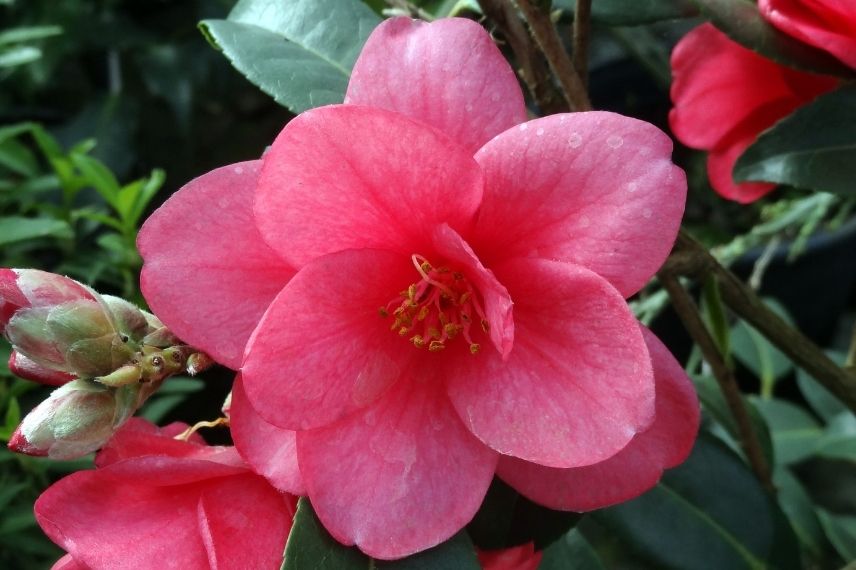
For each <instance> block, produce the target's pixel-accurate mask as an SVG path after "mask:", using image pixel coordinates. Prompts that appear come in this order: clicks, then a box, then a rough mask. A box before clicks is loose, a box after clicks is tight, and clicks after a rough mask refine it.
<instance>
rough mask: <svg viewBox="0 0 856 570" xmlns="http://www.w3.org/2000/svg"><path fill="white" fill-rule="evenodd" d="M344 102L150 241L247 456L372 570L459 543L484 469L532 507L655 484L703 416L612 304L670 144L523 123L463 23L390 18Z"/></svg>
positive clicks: (589, 504)
mask: <svg viewBox="0 0 856 570" xmlns="http://www.w3.org/2000/svg"><path fill="white" fill-rule="evenodd" d="M462 54H463V55H462ZM345 103H346V104H344V105H333V106H329V107H322V108H318V109H314V110H311V111H308V112H306V113H303V114H302V115H300V116H298V117H297V118H295V119H294V120H292V121H291V122H290V123H289V124H288V125H286V127H285V129H283V131H282V133H281V134H280V135H279V137H278V138H277V139H276V141H275V142H274V143H273V145H272V146H271V147H270V149H269V151H268V152H267V153H266V154H265V156H264V157H263V159H262V160H261V161H256V162H249V163H242V164H238V165H233V166H229V167H224V168H221V169H218V170H215V171H213V172H210V173H208V174H206V175H204V176H202V177H200V178H198V179H196V180H194V181H192V182H191V183H190V184H188V185H187V186H186V187H184V188H183V189H181V190H180V191H179V192H178V193H176V194H175V195H174V196H173V197H172V198H170V200H168V201H167V203H166V204H165V205H164V206H163V207H162V208H161V209H160V210H159V211H158V212H156V213H155V214H154V215H153V216H152V217H151V218H150V219H149V220H148V221H147V222H146V224H145V225H144V227H143V229H142V231H141V233H140V239H139V247H140V251H141V253H142V255H143V258H144V260H145V266H144V269H143V279H142V285H143V292H144V294H145V295H146V298H147V299H148V301H149V303H150V305H151V306H152V308H153V309H154V310H155V312H156V313H157V314H158V315H159V316H160V317H161V318H162V319H163V320H164V322H165V323H166V325H167V326H169V327H170V328H171V329H172V330H174V331H175V332H176V333H177V334H178V335H179V336H181V337H182V338H184V339H185V340H187V341H188V342H190V343H191V344H194V345H195V346H197V347H200V348H202V349H204V350H206V352H208V353H209V354H211V355H212V356H213V357H214V358H216V359H218V360H219V361H220V362H222V363H224V364H227V365H229V366H233V367H240V369H241V376H242V377H241V380H240V381H239V382H238V383H236V386H235V390H234V391H233V396H232V402H231V409H230V414H231V417H232V425H233V437H234V439H235V442H236V445H237V447H238V449H239V451H240V452H241V453H242V455H243V456H244V458H245V459H246V460H247V461H248V462H249V463H250V464H251V465H253V467H254V469H256V470H257V471H258V472H259V473H262V474H264V475H265V476H266V477H268V478H269V479H270V480H271V482H272V483H273V484H274V485H275V486H277V487H278V488H279V489H280V490H284V491H289V492H305V493H306V494H308V496H309V498H310V499H311V502H312V504H313V506H314V508H315V511H316V512H317V514H318V516H319V518H320V520H321V521H322V523H323V524H324V525H325V527H326V528H327V529H328V530H329V532H330V533H331V534H332V535H333V536H334V537H335V538H336V539H337V540H339V541H340V542H342V543H345V544H356V545H357V546H358V547H359V548H360V549H362V550H363V551H364V552H366V553H368V554H369V555H371V556H373V557H376V558H380V559H392V558H398V557H402V556H406V555H409V554H412V553H414V552H418V551H420V550H424V549H426V548H429V547H431V546H433V545H435V544H438V543H440V542H442V541H443V540H445V539H447V538H449V537H450V536H452V535H453V534H454V533H455V532H457V531H458V530H460V528H461V527H463V526H464V525H465V524H466V523H467V522H469V520H470V519H471V518H472V517H473V515H474V514H475V512H476V510H477V509H478V507H479V505H480V503H481V501H482V499H483V497H484V495H485V492H486V490H487V488H488V485H489V484H490V481H491V479H492V477H493V476H494V474H495V473H496V472H497V465H499V466H500V472H499V474H500V476H501V477H503V478H507V479H508V480H509V481H512V484H513V485H515V486H516V487H518V489H519V490H521V492H523V493H526V494H531V495H540V493H541V491H542V490H541V489H540V488H538V487H537V486H536V485H535V483H533V482H532V481H531V480H530V479H531V477H534V476H540V474H541V472H542V471H543V472H544V473H549V474H551V476H552V475H553V474H555V473H558V474H559V476H558V477H557V478H556V479H555V484H556V486H555V488H554V489H553V494H552V495H551V497H550V499H549V500H548V501H545V502H549V503H555V504H559V503H563V504H571V503H572V502H573V501H572V500H571V499H570V498H569V497H571V496H574V494H575V493H576V494H577V495H578V496H579V497H580V498H579V504H584V505H585V506H584V507H583V508H585V509H591V508H597V507H600V506H605V505H608V504H612V503H613V502H616V501H619V500H624V499H626V498H630V497H632V496H636V495H638V494H640V493H642V492H643V491H645V490H646V489H648V488H650V487H651V486H652V485H653V484H655V483H656V481H657V479H658V478H659V475H660V473H661V471H662V469H663V468H665V467H668V466H671V465H674V464H676V463H678V462H680V461H681V460H682V459H683V458H684V457H685V456H686V455H687V454H688V453H689V449H690V447H691V446H692V442H693V441H694V438H695V432H696V428H697V423H698V403H697V401H696V399H695V395H694V393H693V392H692V389H691V388H690V385H689V381H688V379H687V378H686V376H685V375H682V374H681V375H677V374H675V373H674V371H675V370H680V367H679V366H678V365H677V364H676V363H675V362H674V360H673V358H672V357H671V355H670V354H669V353H668V351H667V350H665V349H664V348H662V347H661V346H660V344H659V341H657V340H656V339H655V338H654V337H653V335H650V334H649V333H647V332H643V329H641V328H640V326H639V325H638V323H637V322H636V320H635V319H634V317H633V315H632V313H631V312H630V310H629V308H628V306H627V304H626V302H625V298H626V297H628V296H630V295H633V294H634V293H636V292H637V291H638V290H639V289H640V288H641V287H642V286H643V285H644V284H645V283H646V282H647V281H648V279H649V278H650V277H651V275H652V274H653V273H654V272H655V271H656V270H657V269H658V268H659V266H660V265H661V264H662V262H663V260H664V259H665V257H666V255H667V254H668V253H669V250H670V248H671V246H672V243H673V241H674V238H675V235H676V233H677V230H678V227H679V223H680V219H681V216H682V213H683V208H684V200H685V193H686V181H685V177H684V174H683V172H682V171H681V170H680V169H679V168H677V167H676V166H675V165H674V164H672V162H671V160H670V155H671V150H672V144H671V141H670V140H669V138H668V137H667V136H666V135H665V134H664V133H662V132H661V131H659V130H658V129H657V128H655V127H653V126H651V125H649V124H647V123H644V122H641V121H638V120H635V119H631V118H627V117H622V116H620V115H616V114H613V113H604V112H590V113H574V114H564V115H556V116H550V117H546V118H543V119H537V120H534V121H529V122H524V121H525V119H526V111H525V107H524V104H523V97H522V93H521V91H520V88H519V86H518V83H517V80H516V78H515V76H514V73H513V72H512V70H511V69H510V68H509V66H508V65H507V63H506V62H505V61H504V60H503V58H502V56H501V54H500V52H499V51H498V49H497V48H496V46H495V45H494V44H493V43H492V41H491V39H490V37H489V36H488V34H487V33H486V32H485V31H484V30H483V29H482V28H481V27H480V26H478V25H477V24H475V23H474V22H472V21H468V20H462V19H446V20H438V21H436V22H434V23H431V24H427V23H424V22H418V21H413V20H410V19H407V18H395V19H391V20H388V21H386V22H384V23H383V24H381V25H380V26H379V27H378V28H377V29H376V30H375V32H374V33H373V35H372V36H371V37H370V38H369V41H368V43H367V44H366V46H365V48H364V49H363V52H362V54H361V55H360V57H359V59H358V61H357V63H356V65H355V67H354V70H353V75H352V77H351V82H350V85H349V87H348V93H347V97H346V101H345ZM242 353H243V354H244V356H243V360H242V358H241V354H242ZM655 383H656V404H655ZM655 407H656V408H657V412H658V413H657V415H656V417H655V413H654V412H655ZM649 434H656V435H649ZM637 448H639V450H638V451H634V450H636V449H637ZM292 450H296V459H297V463H296V464H295V463H294V456H293V454H292V453H291V451H292ZM512 458H513V459H512ZM610 462H612V463H610ZM610 465H615V466H616V467H617V469H619V470H620V471H616V472H611V471H610V467H609V466H610ZM598 467H600V469H598ZM603 472H608V473H609V477H608V478H604V477H603V475H602V473H603ZM565 480H573V481H574V482H575V484H576V485H579V487H577V488H576V489H567V488H564V485H565ZM580 482H581V483H580ZM604 487H608V488H604ZM616 488H617V489H618V490H615V489H616Z"/></svg>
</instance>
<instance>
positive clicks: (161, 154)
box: [0, 0, 856, 569]
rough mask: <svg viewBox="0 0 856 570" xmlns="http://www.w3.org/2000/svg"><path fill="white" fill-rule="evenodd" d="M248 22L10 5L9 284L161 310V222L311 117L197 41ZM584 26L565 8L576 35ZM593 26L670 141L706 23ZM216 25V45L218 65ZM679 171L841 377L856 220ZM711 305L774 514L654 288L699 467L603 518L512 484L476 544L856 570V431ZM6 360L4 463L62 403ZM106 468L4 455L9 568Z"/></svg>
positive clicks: (138, 8) (482, 517)
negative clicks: (60, 284) (154, 222)
mask: <svg viewBox="0 0 856 570" xmlns="http://www.w3.org/2000/svg"><path fill="white" fill-rule="evenodd" d="M341 1H342V2H345V3H356V2H357V0H341ZM366 3H367V4H368V5H369V6H370V7H371V9H372V10H374V12H375V14H376V15H377V17H378V18H379V17H381V16H382V15H389V14H403V13H410V14H418V15H421V16H423V17H429V18H431V17H442V16H447V15H463V16H468V17H473V18H476V19H481V21H482V22H483V23H484V24H485V26H486V27H487V28H488V29H489V30H491V31H492V32H494V33H495V37H496V38H497V40H498V41H499V43H500V46H501V47H502V48H503V49H507V46H506V44H505V43H504V40H503V38H502V37H501V34H500V33H498V32H497V30H496V29H495V28H494V27H493V25H492V23H491V22H490V21H489V20H487V21H486V20H484V19H483V18H482V16H481V14H480V10H479V5H478V3H477V2H474V1H472V0H433V1H423V2H398V1H392V2H382V1H380V0H371V1H367V2H366ZM233 4H234V2H232V1H229V0H222V1H218V0H155V1H151V2H134V1H132V0H124V1H123V0H79V1H76V2H55V1H52V0H26V1H23V0H18V1H15V0H0V22H2V24H0V267H35V268H40V269H45V270H49V271H55V272H60V273H63V274H67V275H70V276H72V277H74V278H76V279H78V280H80V281H82V282H85V283H88V284H90V285H92V286H94V287H95V288H96V289H98V290H99V291H102V292H105V293H111V294H116V295H120V296H123V297H125V298H128V299H130V300H133V301H135V302H137V303H139V304H141V305H143V304H144V300H143V299H142V296H141V295H140V291H139V269H140V264H141V260H140V258H139V255H138V254H137V252H136V249H135V246H134V240H135V238H136V233H137V231H138V229H139V226H140V224H141V223H142V221H143V220H144V219H145V217H146V216H147V215H148V213H149V212H151V210H152V209H153V208H154V207H156V206H157V205H158V204H160V203H161V202H162V201H163V200H165V199H166V198H167V197H168V196H169V195H170V193H172V192H174V191H175V190H177V189H178V188H179V187H181V186H182V185H183V184H184V183H186V182H187V181H188V180H190V179H191V178H193V177H194V176H197V175H199V174H202V173H204V172H206V171H208V170H210V169H212V168H214V167H216V166H220V165H223V164H227V163H230V162H236V161H240V160H247V159H252V158H257V157H258V156H260V155H261V153H262V152H263V151H264V149H265V147H266V145H267V144H269V143H270V141H272V140H273V138H274V136H275V135H276V133H277V132H278V131H279V129H280V128H281V127H282V126H283V125H284V124H285V122H287V121H288V119H289V118H290V117H292V116H293V115H292V111H290V110H289V109H288V108H284V107H283V106H281V105H279V104H277V103H276V102H275V100H274V98H272V97H271V96H269V95H268V94H265V93H264V92H262V91H261V90H259V88H258V87H256V86H255V85H253V84H252V83H251V82H249V81H247V80H246V79H245V78H244V77H242V75H241V73H240V71H239V70H240V69H241V67H240V65H238V64H237V63H235V61H234V59H235V58H234V55H232V56H230V57H229V58H227V57H223V54H221V53H218V52H217V51H216V50H215V49H212V47H211V45H209V44H208V42H206V38H205V37H204V36H203V34H201V33H200V32H199V30H198V29H197V23H198V22H200V21H202V20H205V21H206V22H218V21H224V20H226V19H227V17H228V15H229V12H230V10H231V9H232V7H233ZM572 4H573V2H570V1H569V0H555V1H554V3H553V7H554V9H555V13H554V15H555V19H556V21H557V22H558V23H559V25H560V28H561V29H562V30H564V31H567V30H568V29H569V26H570V22H571V19H572V10H571V6H572ZM595 7H596V8H595V13H594V19H595V26H594V35H593V43H592V48H591V53H592V57H591V63H590V85H591V94H592V99H593V102H594V106H595V107H596V108H600V109H608V110H614V111H618V112H621V113H624V114H627V115H630V116H635V117H638V118H641V119H644V120H648V121H650V122H653V123H655V124H657V125H658V126H660V127H661V128H663V129H666V130H667V129H668V122H667V114H668V110H669V108H670V103H669V98H668V89H669V83H670V71H669V63H668V57H669V53H670V50H671V47H672V45H674V43H675V42H676V41H677V39H679V38H680V37H681V35H682V34H684V33H685V32H686V31H688V30H689V29H690V28H691V27H692V26H694V25H695V24H697V23H698V22H699V21H700V20H699V19H698V18H696V17H692V16H694V15H695V13H696V11H695V9H694V8H693V7H692V5H690V4H689V3H688V2H680V1H677V0H669V1H665V0H657V1H655V2H649V3H646V4H645V9H642V8H641V7H640V4H639V3H634V2H630V1H629V0H605V1H600V2H599V1H598V0H595ZM633 14H635V15H636V19H635V20H634V19H633V18H632V17H630V16H628V15H633ZM687 16H691V17H687ZM367 17H368V18H371V17H373V16H367ZM216 25H217V24H207V25H206V26H207V32H208V39H209V40H211V41H213V42H214V43H215V44H216V43H217V38H216V37H214V35H216V34H214V35H212V30H214V32H216ZM343 25H344V24H343ZM212 26H214V27H212ZM566 36H567V34H566ZM218 47H219V48H220V49H223V48H224V46H223V45H219V46H218ZM226 51H227V50H226ZM231 53H232V54H234V52H231ZM227 55H229V53H227ZM230 59H231V60H233V61H230ZM230 63H232V64H234V65H235V67H237V68H238V70H236V69H235V67H233V65H230ZM310 87H311V86H310V85H303V86H301V85H297V88H298V89H309V88H310ZM280 100H282V99H280ZM285 100H288V97H287V96H286V98H285ZM292 110H294V111H297V110H299V109H295V108H293V107H292ZM675 157H676V161H677V162H678V163H679V164H681V165H682V166H683V167H684V168H686V170H687V173H688V178H689V182H690V187H691V190H690V200H689V203H688V206H687V218H686V220H685V226H686V227H688V228H689V229H691V230H692V231H693V232H694V233H695V235H697V236H698V237H700V238H701V239H703V240H704V241H705V242H706V243H707V244H708V245H710V246H711V247H713V250H714V252H715V253H716V254H717V256H718V257H720V259H722V260H723V261H724V262H726V263H729V264H732V267H733V268H734V269H735V271H737V272H738V273H739V274H740V275H742V276H744V277H746V278H747V279H750V281H751V282H752V283H753V285H754V286H756V288H758V289H759V290H760V291H761V292H762V293H764V294H765V295H767V296H769V298H770V301H769V302H770V303H771V306H773V307H774V308H775V309H776V310H777V311H778V312H780V313H781V314H783V315H787V316H788V318H789V319H791V320H792V321H793V322H795V324H796V326H798V327H799V328H800V329H801V330H803V331H804V332H806V333H807V334H809V335H810V336H811V337H812V338H813V339H814V340H815V341H816V342H819V343H821V344H822V345H823V346H828V347H830V349H831V350H832V351H833V352H832V353H831V354H833V355H834V357H835V358H837V359H839V361H842V360H843V358H844V353H845V352H846V350H847V345H848V342H849V332H850V330H851V328H852V326H853V320H854V316H853V315H854V307H856V296H854V282H856V266H854V264H853V262H852V252H853V251H854V247H856V223H854V221H853V219H852V216H851V213H852V210H853V206H854V203H853V199H852V198H846V197H841V196H836V195H830V194H822V193H807V192H804V191H799V190H795V189H785V190H783V191H781V190H780V191H779V192H777V193H776V194H775V195H774V196H773V199H772V200H765V201H761V202H758V203H756V204H752V205H749V206H742V205H737V204H732V203H726V202H724V201H723V200H721V199H719V198H718V197H717V196H716V194H715V193H714V192H713V191H712V190H711V189H710V187H709V186H708V184H707V179H706V174H705V170H704V155H703V154H702V153H699V152H696V151H692V150H690V149H687V148H685V147H682V146H680V145H677V147H676V154H675ZM848 256H849V257H848ZM704 301H705V303H704V304H703V305H704V307H703V308H704V310H705V314H706V316H707V318H708V320H709V322H710V323H711V325H713V328H714V329H715V330H719V331H720V333H721V334H720V335H718V336H719V339H720V342H721V345H722V348H723V350H724V351H725V352H726V353H727V354H728V355H729V358H730V359H731V362H732V363H733V365H734V366H735V369H736V371H737V374H738V377H739V380H740V382H741V385H742V387H743V389H744V391H745V393H746V394H747V403H748V405H749V406H750V409H751V411H752V415H753V418H754V421H755V422H756V428H757V429H758V430H759V432H760V433H761V434H762V435H763V437H762V440H763V442H764V444H765V452H766V453H767V455H768V458H769V459H770V460H771V463H772V464H773V465H775V482H776V485H777V487H778V493H777V495H776V496H775V497H769V496H768V495H766V494H765V493H764V491H763V490H762V489H761V487H760V485H759V484H758V482H757V481H756V480H755V479H754V477H753V476H752V475H751V472H750V471H749V470H748V468H747V467H746V462H745V458H744V457H743V456H742V451H741V450H740V447H739V445H738V444H737V442H736V437H737V436H736V428H735V426H734V425H733V420H732V419H731V417H730V415H729V414H728V411H727V408H726V406H725V403H724V402H723V399H722V396H721V394H720V392H719V391H718V389H717V388H716V385H715V383H714V381H713V380H712V378H711V376H710V371H709V370H708V368H707V367H706V366H705V365H704V363H703V362H702V360H701V358H700V355H699V354H698V352H697V350H696V349H693V348H692V347H691V346H690V345H689V343H688V341H687V340H686V334H685V333H684V332H683V329H682V328H681V327H680V325H679V324H678V323H677V321H676V319H675V318H674V315H672V314H671V313H670V311H669V309H668V307H667V304H668V303H667V298H666V296H665V295H664V294H663V293H662V292H661V291H659V289H658V288H657V287H656V285H653V286H651V287H649V288H648V289H646V290H645V291H643V292H642V294H640V295H639V296H638V297H637V298H636V299H634V301H633V304H634V309H635V310H636V312H637V315H638V316H639V317H640V318H641V319H642V320H643V321H644V322H646V323H651V324H652V325H653V327H654V328H655V330H656V331H657V333H658V334H659V335H660V336H661V337H662V338H663V339H664V340H665V341H666V342H667V343H668V344H669V346H670V347H671V348H672V350H673V351H675V353H676V354H678V355H679V356H682V357H683V358H684V359H685V361H686V362H687V369H688V371H689V372H690V373H691V375H692V376H693V378H694V379H695V381H696V384H697V388H698V391H699V396H700V399H701V401H702V405H703V410H704V425H703V428H702V431H703V434H702V436H701V437H700V439H699V444H698V445H697V448H696V450H695V451H694V453H693V455H692V457H691V459H690V460H689V461H688V462H687V463H686V464H685V465H684V466H681V467H679V468H677V469H675V470H672V471H670V472H669V473H668V474H667V475H666V477H665V478H664V480H663V482H662V483H661V484H660V485H658V486H657V487H656V488H655V489H654V490H652V491H651V492H649V493H647V494H645V495H644V496H643V497H640V498H639V499H636V500H634V501H631V502H629V503H625V504H623V505H620V506H618V507H614V508H610V509H605V510H603V511H600V512H598V513H595V514H593V515H591V516H585V517H580V516H577V515H568V514H564V513H555V512H551V511H548V510H547V509H544V508H542V507H539V506H537V505H534V504H532V503H530V502H529V501H526V500H525V499H523V498H522V497H520V496H519V495H517V494H516V493H515V492H514V491H513V490H511V489H510V488H508V487H507V486H504V485H503V484H502V483H501V482H496V484H495V485H494V486H493V487H492V488H491V490H490V492H489V494H488V497H487V499H486V501H485V505H484V506H483V508H482V510H481V511H480V513H479V514H478V515H477V517H476V519H475V520H474V521H473V523H472V524H471V525H470V526H469V527H468V534H469V537H470V539H472V541H473V542H475V543H476V544H477V545H478V546H480V547H483V548H498V547H502V546H508V545H511V544H517V543H522V542H526V541H529V540H534V541H535V543H536V546H537V547H538V548H546V549H547V550H546V553H545V557H544V562H543V563H542V568H546V569H559V568H579V569H584V568H585V569H588V568H604V567H620V568H763V567H777V568H836V567H840V566H841V565H843V564H844V563H845V562H847V561H850V560H853V559H856V418H854V415H853V414H852V413H851V412H849V411H848V410H846V408H845V407H844V406H843V405H842V404H841V403H840V402H838V401H837V400H836V399H835V398H834V397H833V396H831V395H830V394H829V393H828V392H826V391H825V390H824V389H823V388H821V387H820V386H819V385H818V384H817V383H816V382H814V381H813V380H812V379H810V378H808V377H807V376H806V375H805V374H803V373H802V371H800V370H797V369H795V368H794V366H793V365H792V364H791V363H790V362H789V361H788V359H787V358H786V357H785V356H784V355H783V354H782V353H781V352H779V351H778V350H777V349H776V348H774V347H773V346H771V345H770V344H769V343H768V342H767V341H766V340H765V339H764V338H763V337H762V336H761V335H760V334H759V333H758V332H757V331H755V330H754V329H752V328H751V327H750V326H748V325H746V324H745V323H742V322H740V321H728V320H723V318H722V311H721V307H717V301H716V296H715V295H705V296H704ZM8 353H9V348H8V345H7V344H5V341H2V339H0V440H3V441H6V440H8V438H9V436H10V435H11V433H12V431H13V430H14V428H15V427H16V425H17V424H18V422H19V421H20V418H21V417H22V416H23V415H24V414H25V413H26V412H27V411H28V410H29V409H31V408H32V407H33V406H35V405H36V404H37V403H38V402H39V401H41V400H42V399H44V398H45V397H46V395H47V393H48V389H47V388H44V387H41V386H38V385H35V384H32V383H29V382H24V381H22V380H17V379H15V378H13V377H12V376H11V375H10V374H9V372H8V369H7V368H6V365H5V363H6V361H7V360H8ZM230 379H231V378H230V374H229V373H228V371H225V370H214V371H212V372H209V373H206V375H205V377H204V380H200V379H189V378H174V379H171V380H169V381H168V382H167V383H166V384H165V386H164V388H163V389H162V390H161V391H160V392H159V393H158V395H156V396H155V397H153V398H152V400H151V401H150V402H149V403H148V404H147V405H146V407H145V408H144V410H143V412H142V413H143V415H145V416H146V417H148V418H149V419H151V420H153V421H156V422H168V421H173V420H178V419H180V420H182V421H185V422H190V423H193V422H195V421H198V420H204V419H212V418H214V417H216V416H217V415H218V413H219V406H220V403H222V400H223V397H224V396H225V394H226V392H228V389H229V381H230ZM191 396H192V397H191ZM206 437H208V438H209V440H211V441H215V442H217V441H224V438H225V437H227V436H225V435H224V434H223V432H213V431H211V432H207V433H206ZM90 463H91V461H90V460H83V461H78V462H72V463H68V462H63V463H59V462H54V461H50V460H46V459H34V458H29V457H24V456H19V455H14V454H11V453H10V452H8V451H7V450H6V449H5V446H4V447H3V448H0V513H2V515H0V568H9V569H19V568H20V569H30V568H34V569H36V568H47V567H48V566H49V565H50V564H51V563H52V562H53V561H54V560H55V559H56V558H57V557H58V556H59V555H60V552H59V550H58V549H57V548H56V547H54V546H53V545H52V544H51V543H50V542H49V541H48V540H47V539H46V538H45V537H44V536H43V535H42V533H41V531H40V529H39V528H38V527H37V526H36V524H35V520H34V518H33V515H32V504H33V502H34V500H35V499H36V497H37V496H38V494H39V493H40V492H41V490H43V489H44V488H45V487H46V486H47V485H49V484H50V483H51V482H52V481H54V480H56V479H57V478H59V477H61V476H63V475H64V474H66V473H69V472H72V471H74V470H77V469H80V468H84V467H86V466H88V465H89V464H90ZM301 513H302V514H301V515H300V517H301V520H300V521H298V522H299V523H300V525H301V526H300V528H301V529H303V531H304V532H306V536H305V537H302V540H303V541H305V544H306V545H307V549H309V551H311V548H312V541H313V536H314V539H315V540H317V541H319V542H318V543H319V544H322V543H323V544H329V542H325V537H323V536H320V535H319V533H323V529H322V528H320V525H312V524H310V523H309V522H307V523H305V524H304V523H303V522H301V521H310V522H311V520H312V516H313V515H312V512H311V508H305V509H304V510H302V511H301ZM306 529H308V530H306ZM313 529H314V530H313ZM313 533H315V534H314V535H313ZM319 548H320V547H319ZM325 548H327V546H325ZM351 559H354V558H353V557H351Z"/></svg>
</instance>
